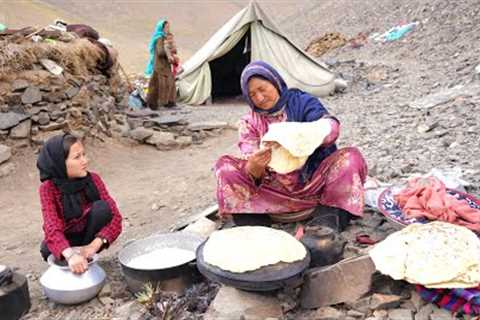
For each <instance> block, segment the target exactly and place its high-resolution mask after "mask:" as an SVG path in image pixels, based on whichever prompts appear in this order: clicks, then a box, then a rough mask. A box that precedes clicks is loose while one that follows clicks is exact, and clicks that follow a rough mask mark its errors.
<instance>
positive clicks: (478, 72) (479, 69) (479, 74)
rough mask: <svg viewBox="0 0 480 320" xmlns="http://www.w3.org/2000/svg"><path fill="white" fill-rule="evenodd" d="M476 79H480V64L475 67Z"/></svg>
mask: <svg viewBox="0 0 480 320" xmlns="http://www.w3.org/2000/svg"><path fill="white" fill-rule="evenodd" d="M475 77H476V78H477V79H480V64H479V65H478V66H476V67H475Z"/></svg>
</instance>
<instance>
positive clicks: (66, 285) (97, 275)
mask: <svg viewBox="0 0 480 320" xmlns="http://www.w3.org/2000/svg"><path fill="white" fill-rule="evenodd" d="M97 260H98V255H94V256H93V257H92V259H91V260H90V261H89V262H88V269H87V270H86V271H85V272H84V273H82V274H79V275H78V274H74V273H73V272H71V271H70V269H69V268H68V266H67V265H65V264H64V263H63V264H62V262H61V261H58V260H55V257H54V256H53V255H50V256H49V257H48V259H47V262H48V264H49V265H50V267H49V268H48V269H47V271H45V273H44V274H43V275H42V277H41V278H40V285H41V286H42V288H43V291H44V293H45V295H46V296H47V297H48V298H49V299H50V300H52V301H54V302H57V303H61V304H77V303H82V302H85V301H88V300H90V299H92V298H93V297H95V296H96V295H97V294H98V292H99V291H100V290H101V289H102V287H103V285H104V283H105V278H106V274H105V271H103V269H102V268H101V267H100V266H99V265H98V264H97Z"/></svg>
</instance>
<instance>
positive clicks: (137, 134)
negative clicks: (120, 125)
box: [130, 127, 155, 142]
mask: <svg viewBox="0 0 480 320" xmlns="http://www.w3.org/2000/svg"><path fill="white" fill-rule="evenodd" d="M154 133H155V132H154V131H153V130H150V129H145V128H144V127H138V128H136V129H133V130H132V131H130V137H132V138H133V139H134V140H137V141H139V142H145V140H147V139H148V138H150V137H151V136H153V134H154Z"/></svg>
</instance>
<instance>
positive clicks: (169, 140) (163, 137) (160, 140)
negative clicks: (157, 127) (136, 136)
mask: <svg viewBox="0 0 480 320" xmlns="http://www.w3.org/2000/svg"><path fill="white" fill-rule="evenodd" d="M146 142H147V143H148V144H151V145H154V146H156V147H157V148H158V149H163V148H165V147H172V146H176V145H177V142H176V141H175V135H174V134H173V133H171V132H163V131H160V132H157V131H155V132H154V133H153V135H152V136H151V137H150V138H148V139H147V141H146Z"/></svg>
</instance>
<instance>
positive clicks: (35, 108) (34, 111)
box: [28, 107, 43, 116]
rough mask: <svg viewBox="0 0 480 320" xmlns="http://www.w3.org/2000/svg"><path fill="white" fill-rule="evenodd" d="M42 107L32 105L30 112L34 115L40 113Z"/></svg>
mask: <svg viewBox="0 0 480 320" xmlns="http://www.w3.org/2000/svg"><path fill="white" fill-rule="evenodd" d="M42 109H43V108H42V107H31V108H30V109H28V114H29V115H31V116H34V115H36V114H39V113H40V111H42Z"/></svg>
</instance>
